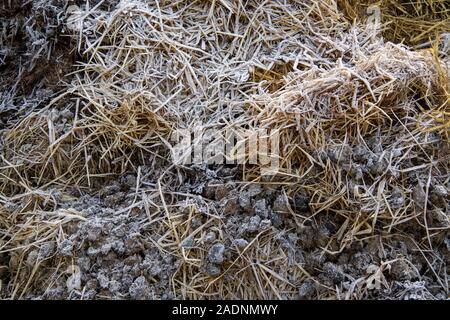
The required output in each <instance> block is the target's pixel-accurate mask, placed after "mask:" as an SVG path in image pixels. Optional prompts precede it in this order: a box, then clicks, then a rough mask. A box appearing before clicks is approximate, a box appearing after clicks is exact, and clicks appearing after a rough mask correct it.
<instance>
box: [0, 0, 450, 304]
mask: <svg viewBox="0 0 450 320" xmlns="http://www.w3.org/2000/svg"><path fill="white" fill-rule="evenodd" d="M394 2H395V3H394ZM416 2H417V4H416ZM416 2H414V4H411V5H407V4H403V2H397V1H381V5H380V6H379V8H380V12H381V13H382V17H383V19H387V20H389V21H391V22H390V23H386V22H388V21H384V20H383V19H382V20H381V22H382V24H380V25H377V24H372V23H367V18H366V17H365V16H364V15H363V14H362V13H361V12H365V9H366V8H367V7H368V6H369V5H372V2H371V1H367V2H364V3H362V2H361V1H359V2H358V3H356V2H355V1H342V2H341V1H335V0H326V1H317V0H307V1H304V0H302V1H296V0H292V1H279V0H267V1H252V0H251V1H228V0H207V1H206V0H205V1H203V0H197V1H184V0H180V1H163V0H160V1H155V2H144V1H137V0H132V1H120V2H118V3H117V4H116V3H114V5H113V4H112V3H110V6H109V7H108V6H106V3H105V2H104V1H99V2H96V3H94V4H90V5H87V4H86V5H83V6H81V7H80V8H79V11H76V10H74V8H73V7H72V8H71V9H70V10H69V12H71V13H73V14H74V15H72V16H71V15H69V14H67V12H68V11H67V10H68V5H69V3H67V6H66V7H65V8H64V10H66V11H65V14H66V16H67V17H66V20H65V21H66V22H65V23H67V21H69V22H70V25H69V26H70V28H69V29H67V32H69V31H70V32H71V37H72V43H73V44H74V46H76V49H77V51H78V54H79V58H78V63H77V64H76V65H75V66H74V67H73V70H72V72H71V74H70V77H69V78H67V79H66V80H67V82H66V83H64V84H63V89H62V91H61V93H60V94H59V95H55V96H54V97H53V99H51V100H50V101H49V102H48V103H47V104H46V105H45V106H42V107H40V108H35V109H33V110H31V111H29V112H25V113H24V115H23V116H21V117H20V118H19V119H17V121H14V122H13V123H12V124H11V125H10V126H7V127H6V129H5V130H4V131H3V132H2V154H1V158H0V160H1V161H0V190H1V195H0V297H2V298H25V299H31V298H64V299H112V298H133V299H171V298H183V299H188V298H189V299H217V298H223V299H270V298H273V299H297V298H301V299H317V298H320V299H370V298H389V299H443V298H445V297H447V296H448V262H449V258H450V240H449V233H448V230H449V227H450V220H449V210H450V209H449V200H450V177H449V174H448V171H449V170H448V167H449V161H450V157H449V156H450V153H449V151H450V150H449V128H450V122H449V115H450V111H449V98H450V95H449V86H448V84H449V71H448V67H449V56H448V53H447V52H446V50H445V43H443V42H442V41H434V40H435V39H436V38H434V39H431V38H430V37H429V35H430V32H431V30H433V31H434V32H436V33H437V34H438V35H439V37H438V38H439V39H444V38H445V32H447V31H450V30H449V20H448V9H446V8H445V6H444V4H443V2H442V1H430V0H423V1H416ZM419 3H420V4H421V5H419ZM70 4H72V3H70ZM111 7H112V8H111ZM77 10H78V9H77ZM420 10H422V11H420ZM429 17H432V19H430V18H429ZM67 19H69V20H67ZM422 20H423V21H425V20H426V21H427V22H426V23H425V22H424V23H423V24H420V23H421V22H420V21H422ZM418 21H419V22H418ZM411 23H414V24H415V25H419V26H420V27H421V29H420V33H419V34H411V33H410V32H411V30H410V28H411ZM387 30H390V31H387ZM389 32H390V33H389ZM389 34H390V36H387V35H389ZM404 39H408V41H402V40H404ZM401 42H403V43H401ZM421 44H423V45H421ZM412 46H415V47H412ZM1 52H2V51H0V53H1ZM0 58H1V56H0ZM198 123H202V124H203V125H204V126H206V127H207V128H214V129H216V130H219V131H225V130H233V129H236V130H237V129H239V128H245V129H247V130H255V131H256V130H259V129H268V130H278V131H279V133H280V139H281V140H280V146H281V150H280V151H281V153H280V171H279V172H278V173H277V174H275V175H270V176H267V175H263V176H261V174H260V173H261V166H259V165H255V164H250V163H245V164H243V165H212V166H207V165H180V164H174V163H173V162H172V158H171V149H172V146H171V144H170V142H169V141H170V138H171V135H172V133H174V132H175V131H176V130H177V129H193V128H194V127H195V126H196V125H197V124H198Z"/></svg>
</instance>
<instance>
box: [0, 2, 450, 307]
mask: <svg viewBox="0 0 450 320" xmlns="http://www.w3.org/2000/svg"><path fill="white" fill-rule="evenodd" d="M81 2H82V1H44V0H42V1H29V2H27V4H26V5H24V6H22V5H21V3H22V2H21V1H9V2H8V1H6V3H4V4H2V5H1V6H0V17H1V18H0V25H2V29H1V32H0V37H1V38H0V39H1V42H0V44H1V48H0V120H1V125H0V129H1V135H2V136H3V135H4V134H5V132H6V131H7V130H8V129H10V128H11V127H13V126H14V125H15V124H16V123H17V122H19V121H20V120H21V119H23V118H24V117H25V116H26V115H28V114H30V113H32V112H34V111H36V110H39V109H40V108H42V107H43V106H45V105H46V104H48V103H49V102H50V101H51V100H52V99H53V98H54V97H56V96H57V94H58V93H59V92H60V90H62V88H64V82H70V81H71V80H72V76H71V75H67V74H69V73H70V72H71V71H73V70H74V68H75V67H74V63H75V62H76V61H80V60H81V59H82V58H81V57H80V55H79V54H78V53H77V43H76V40H75V39H74V37H69V36H67V35H68V34H69V33H70V31H69V30H68V29H67V28H66V26H65V24H64V21H65V19H66V18H67V17H66V16H65V12H66V11H65V10H66V9H67V7H68V6H69V5H71V4H78V5H81ZM115 4H116V2H114V1H110V3H107V4H104V5H103V7H104V10H108V8H109V7H111V8H113V7H114V6H115ZM95 5H96V2H95V1H94V2H92V3H91V6H95ZM67 103H69V102H67ZM61 104H64V102H61ZM58 110H59V109H58ZM70 110H72V111H73V108H72V109H64V108H60V110H59V111H56V114H55V123H60V124H61V128H62V129H61V132H64V130H65V129H64V128H65V127H64V126H65V125H66V123H69V122H70V121H72V120H73V117H74V113H73V112H72V111H70ZM430 140H433V137H430ZM388 144H389V143H387V142H386V141H382V138H381V137H374V138H373V139H372V140H371V141H370V142H369V143H368V145H349V146H348V147H347V148H342V147H339V148H336V149H330V150H327V151H326V152H324V153H323V154H321V155H320V157H322V158H323V159H324V160H326V161H329V162H330V163H331V165H332V166H335V167H336V168H339V170H340V171H341V172H342V173H343V176H345V177H346V179H349V181H351V182H352V183H353V185H354V186H355V188H354V189H353V190H350V191H348V192H353V193H355V194H359V193H363V192H364V191H363V190H360V189H359V188H361V186H362V185H364V184H366V185H371V184H372V182H374V181H376V179H377V178H378V177H379V176H381V175H382V174H384V173H385V172H386V170H389V166H388V163H390V162H391V161H392V159H398V158H399V157H401V155H402V153H401V152H402V151H401V150H400V149H399V148H398V146H397V145H396V143H395V142H394V143H391V144H390V147H389V148H387V149H386V148H385V146H386V145H388ZM1 146H2V149H3V138H2V143H1ZM441 147H442V148H445V145H443V146H441ZM28 148H29V149H30V150H31V149H32V148H33V146H32V145H29V146H28ZM423 148H428V146H424V147H423ZM25 149H26V148H25ZM25 149H24V153H27V150H25ZM3 152H5V151H4V150H3V151H2V153H3ZM415 165H416V164H414V163H412V164H411V167H413V166H415ZM241 169H242V168H241V167H239V166H233V165H223V166H219V165H215V166H207V165H200V166H198V165H192V166H188V167H186V168H183V169H181V170H180V171H179V172H177V175H178V176H177V179H178V180H179V181H180V183H179V185H176V186H175V185H174V186H173V187H172V188H171V189H170V190H168V191H167V192H166V191H165V193H164V195H163V196H161V195H160V194H159V193H158V182H159V179H160V177H161V176H162V172H159V171H158V170H159V169H158V168H149V167H145V166H141V167H139V173H138V172H137V171H128V172H127V173H126V174H122V175H118V176H115V177H112V178H107V179H104V180H102V181H101V182H98V183H97V182H96V183H97V184H95V183H94V184H93V185H92V186H91V187H90V188H79V187H75V186H69V187H67V188H65V189H63V190H60V189H58V187H57V186H46V187H43V188H42V190H43V192H45V195H44V196H42V198H44V199H46V200H45V201H47V202H46V203H45V205H43V207H45V208H50V207H51V210H54V211H55V212H57V211H58V210H60V211H58V212H71V213H73V214H76V215H77V216H79V217H80V219H78V220H76V221H71V222H68V223H65V224H64V226H61V231H60V232H59V235H58V236H57V241H56V240H51V241H44V242H43V243H40V244H39V245H36V246H35V247H32V248H31V249H29V250H27V251H23V252H21V253H23V254H24V260H23V261H22V260H21V259H20V255H19V253H15V252H14V251H7V252H5V251H0V281H1V282H0V297H10V296H11V295H12V292H13V291H14V286H15V284H17V283H26V282H27V279H29V278H30V274H31V271H32V270H33V268H35V267H36V266H37V265H38V266H39V268H37V269H36V273H35V274H34V276H33V277H34V278H33V279H34V281H33V282H32V284H31V285H30V286H29V287H27V288H26V290H24V291H23V293H22V294H21V295H20V294H19V293H16V296H15V297H14V298H18V297H19V296H18V295H20V298H23V299H185V298H202V299H204V298H208V299H218V298H221V296H220V295H219V294H214V293H211V292H210V291H209V290H211V289H210V287H208V285H207V284H208V282H214V281H218V280H217V279H220V281H223V284H224V286H225V287H226V289H223V290H226V292H227V296H228V297H232V296H233V294H234V297H235V298H242V297H241V296H240V291H239V290H238V289H239V288H238V287H239V286H238V285H236V282H239V281H240V280H239V279H240V278H238V276H239V275H240V272H241V271H242V270H250V271H249V272H251V268H261V270H266V269H264V267H266V268H270V269H271V270H274V271H273V272H275V273H277V274H278V275H279V277H280V278H282V280H279V279H278V280H274V281H280V282H276V284H277V285H278V286H279V287H280V288H282V289H280V290H279V292H278V293H277V294H275V293H273V292H272V291H271V289H270V288H264V289H261V290H260V289H259V288H256V289H255V290H256V291H260V292H263V293H261V294H262V296H260V297H261V298H281V299H320V298H329V297H330V292H331V291H332V292H333V294H332V296H333V297H334V298H338V299H345V298H347V299H406V300H408V299H448V292H447V291H446V290H447V289H446V288H448V283H447V281H448V280H447V279H448V276H449V274H448V273H449V270H448V266H449V263H450V237H449V233H448V229H447V231H444V232H442V233H441V234H439V236H437V237H431V238H430V241H429V243H427V244H428V245H429V247H428V248H427V247H425V246H424V245H423V243H424V239H427V238H428V237H429V236H430V235H429V234H427V233H426V232H425V231H424V229H423V228H419V227H417V223H416V222H417V221H416V220H415V219H412V220H410V221H406V222H404V223H401V224H398V225H395V226H393V227H392V228H393V230H395V231H396V232H392V233H390V232H389V231H388V230H387V229H386V228H384V227H385V226H383V227H381V226H374V227H375V228H376V229H375V230H372V231H371V232H369V233H367V234H358V235H356V236H355V237H356V239H354V238H352V239H350V238H349V239H348V241H347V240H346V237H347V236H349V233H347V231H348V229H347V226H348V225H347V224H348V223H350V222H349V221H347V220H346V217H345V215H342V214H340V213H339V210H337V211H333V210H327V209H324V210H322V211H321V212H319V213H318V214H317V213H315V212H314V205H315V203H314V201H313V200H312V195H311V192H306V191H305V190H302V188H301V186H300V187H298V186H296V187H295V188H294V189H292V188H290V186H289V185H285V184H282V183H279V184H277V183H251V182H248V181H245V180H243V179H242V175H243V173H242V170H241ZM392 174H395V173H392ZM403 179H406V180H408V181H410V183H409V185H410V186H411V188H410V189H409V190H406V191H405V190H400V189H399V188H395V187H394V188H392V189H391V190H390V192H388V193H386V194H385V195H384V196H385V199H386V202H388V203H389V206H390V208H392V209H397V208H401V207H403V206H405V201H406V198H407V197H406V196H405V194H404V193H405V192H408V194H412V195H413V197H414V203H409V204H408V206H415V207H417V208H419V209H421V210H423V209H424V208H429V212H430V214H429V215H428V216H426V219H425V222H426V223H427V226H428V227H429V228H436V229H435V230H440V229H439V228H442V229H444V230H446V229H445V228H448V223H449V215H448V214H449V210H450V209H449V205H450V194H449V193H448V190H450V182H449V179H448V178H447V185H444V184H442V183H441V182H439V181H442V179H441V180H439V179H434V178H433V177H428V176H425V175H423V176H422V175H420V176H418V174H417V173H416V172H415V171H411V172H407V173H405V174H404V177H403ZM300 185H301V183H300ZM136 186H138V189H136ZM46 188H47V189H46ZM61 189H62V188H61ZM142 190H152V192H153V191H154V192H155V193H154V194H156V196H155V197H153V198H151V199H147V198H145V197H147V196H146V195H145V192H144V191H142ZM47 195H49V196H47ZM7 198H10V199H9V200H4V199H7ZM27 199H28V198H27ZM27 199H25V200H23V199H22V198H21V199H13V198H12V197H10V195H8V196H6V195H3V194H2V207H3V209H4V210H5V212H6V213H7V214H8V215H13V214H14V213H15V212H17V210H18V208H25V207H27V206H29V202H27V201H28V200H27ZM51 199H53V200H54V201H53V200H51ZM55 199H56V200H55ZM144 200H145V201H144ZM147 200H148V201H147ZM364 201H365V202H364ZM364 201H361V206H362V209H361V210H362V212H371V210H373V206H372V205H373V203H372V202H371V199H364ZM148 203H150V205H148ZM151 203H154V205H152V204H151ZM364 206H366V207H364ZM167 207H170V208H176V210H175V212H176V213H173V212H172V211H170V212H169V210H167V212H166V211H165V210H164V209H161V208H167ZM365 210H366V211H365ZM422 220H423V219H422ZM422 220H421V223H422V222H423V221H422ZM175 229H176V232H175V231H174V232H173V233H171V231H166V230H175ZM62 230H63V231H62ZM1 231H2V232H3V230H1ZM344 231H345V232H344ZM177 237H178V239H176V238H177ZM4 239H5V238H2V241H4ZM30 241H31V240H30ZM425 242H427V241H425ZM429 248H432V249H429ZM246 254H248V255H246ZM244 256H245V258H243V257H244ZM248 257H251V258H248ZM277 259H278V260H282V261H285V263H283V264H276V263H275V262H274V260H277ZM249 266H251V267H249ZM60 268H64V270H60ZM266 271H267V270H266ZM255 274H256V272H255ZM55 275H58V276H55ZM265 275H266V276H267V275H270V273H265ZM184 278H189V279H191V280H190V282H189V281H187V282H185V283H184V284H183V283H181V280H180V279H184ZM262 279H263V278H262ZM259 280H260V279H258V281H259ZM249 281H250V282H252V283H254V286H255V287H256V286H257V284H256V283H257V282H255V280H254V279H250V280H249ZM286 282H287V283H288V284H287V285H286V284H283V285H282V283H286ZM186 283H189V284H190V286H191V287H189V288H186V286H185V284H186ZM194 287H195V288H196V289H195V290H197V291H198V292H201V293H208V294H209V295H207V294H205V295H204V296H202V295H201V294H198V295H196V293H192V292H194V291H195V290H191V289H192V288H194ZM188 289H189V290H188ZM190 290H191V291H190ZM233 290H235V291H233ZM250 291H251V290H250ZM250 291H249V292H250ZM182 292H188V293H182ZM189 292H190V293H189ZM233 292H234V293H233ZM243 298H246V297H245V296H244V297H243Z"/></svg>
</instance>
